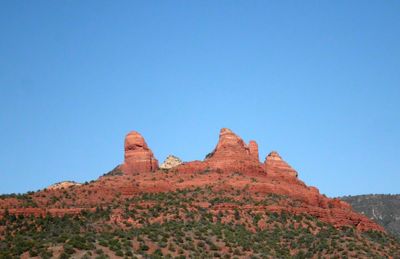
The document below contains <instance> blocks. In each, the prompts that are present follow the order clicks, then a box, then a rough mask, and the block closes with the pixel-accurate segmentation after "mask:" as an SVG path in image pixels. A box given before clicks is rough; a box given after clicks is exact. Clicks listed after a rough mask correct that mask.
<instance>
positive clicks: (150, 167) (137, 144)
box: [121, 131, 158, 174]
mask: <svg viewBox="0 0 400 259" xmlns="http://www.w3.org/2000/svg"><path fill="white" fill-rule="evenodd" d="M157 169H158V161H157V159H156V158H155V157H154V155H153V152H152V151H151V150H150V148H149V147H148V146H147V143H146V141H145V140H144V138H143V137H142V135H140V134H139V133H138V132H136V131H131V132H129V133H128V135H126V138H125V161H124V164H122V166H121V170H122V171H123V172H124V173H126V174H131V173H140V172H151V171H155V170H157Z"/></svg>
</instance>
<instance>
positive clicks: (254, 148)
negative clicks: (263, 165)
mask: <svg viewBox="0 0 400 259" xmlns="http://www.w3.org/2000/svg"><path fill="white" fill-rule="evenodd" d="M249 151H250V155H251V157H252V158H253V159H254V161H259V160H260V158H259V156H258V145H257V142H255V141H254V140H250V142H249Z"/></svg>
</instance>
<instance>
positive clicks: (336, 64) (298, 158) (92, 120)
mask: <svg viewBox="0 0 400 259" xmlns="http://www.w3.org/2000/svg"><path fill="white" fill-rule="evenodd" d="M399 13H400V2H399V1H378V0H377V1H319V0H318V1H141V2H135V1H1V2H0V193H11V192H26V191H28V190H38V189H41V188H44V187H46V186H47V185H49V184H52V183H54V182H58V181H62V180H75V181H80V182H82V181H87V180H92V179H96V178H97V177H98V176H99V175H101V174H103V173H105V172H107V171H109V170H110V169H112V168H113V167H114V166H116V165H117V164H119V163H121V162H122V161H123V141H124V136H125V134H126V133H127V132H128V131H130V130H137V131H139V132H141V133H142V134H143V135H144V137H145V138H146V140H147V143H148V144H149V146H150V147H151V148H152V150H153V152H154V153H155V155H156V157H157V158H158V159H159V160H161V161H162V160H164V158H165V157H166V156H167V155H168V154H174V155H177V156H179V157H180V158H182V159H183V160H185V161H189V160H195V159H203V157H204V156H205V155H206V154H207V153H208V152H210V151H211V150H212V149H213V148H214V146H215V144H216V143H217V140H218V132H219V129H220V128H222V127H228V128H231V129H232V130H233V131H235V132H236V133H237V134H239V135H240V136H242V137H243V138H244V139H245V140H246V141H248V140H251V139H255V140H257V142H258V144H259V147H260V159H261V160H262V161H263V160H264V158H265V155H266V154H267V153H268V152H270V151H271V150H277V151H278V152H279V153H280V154H281V155H282V157H284V158H285V159H286V160H287V161H288V162H289V163H290V164H291V165H292V166H293V167H294V168H296V169H297V170H298V171H299V175H300V178H301V179H303V180H304V181H305V182H306V183H307V184H309V185H314V186H317V187H318V188H319V189H320V191H321V192H322V193H325V194H327V195H328V196H337V195H345V194H363V193H400V185H399V173H400V15H399Z"/></svg>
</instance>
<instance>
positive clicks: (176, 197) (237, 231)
mask: <svg viewBox="0 0 400 259" xmlns="http://www.w3.org/2000/svg"><path fill="white" fill-rule="evenodd" d="M238 195H240V199H237V196H238ZM255 198H257V199H256V200H257V201H255V200H253V199H252V198H251V197H249V196H248V195H247V193H246V191H245V190H242V191H239V192H238V191H235V192H234V193H233V194H229V193H227V192H224V191H213V190H212V189H211V188H203V189H200V188H197V189H194V190H186V189H185V190H177V191H176V192H165V193H145V194H142V195H140V196H137V197H134V198H130V199H126V200H124V202H122V203H118V204H116V205H117V207H116V208H111V207H104V208H102V207H98V208H96V209H95V210H91V211H82V212H81V213H80V214H79V215H74V216H68V215H65V216H63V217H53V216H50V215H47V216H45V217H36V218H35V217H33V216H30V217H24V216H16V215H11V214H10V213H6V215H5V216H4V217H3V218H2V219H0V237H1V238H0V258H16V257H19V256H21V255H22V254H24V253H26V254H28V255H29V256H39V257H41V258H51V257H53V256H55V255H56V253H57V251H61V252H58V253H59V255H58V254H57V257H60V258H76V257H77V254H80V256H79V258H93V257H94V258H108V257H115V256H117V257H126V258H134V257H140V256H145V257H146V258H164V257H169V258H185V257H195V258H210V257H222V258H235V257H246V258H310V257H313V256H315V257H316V258H318V257H322V258H326V257H329V258H346V257H347V258H354V257H357V258H370V257H382V256H392V257H394V258H400V252H399V250H400V249H399V248H400V245H399V243H398V242H397V241H396V240H395V239H394V238H392V237H390V236H388V235H386V234H383V233H380V232H374V231H369V232H364V233H360V232H357V231H356V230H355V229H354V228H343V229H337V228H334V227H333V226H331V225H329V224H326V223H324V222H321V221H319V220H318V219H316V218H314V217H311V216H310V215H294V214H289V213H285V212H282V213H276V212H269V211H257V212H255V211H252V210H248V209H244V208H243V205H254V206H258V205H263V204H274V203H277V202H279V201H281V200H285V201H287V202H289V201H288V200H287V197H284V196H278V195H267V196H265V197H255ZM205 201H207V202H209V204H210V205H209V206H225V205H226V204H228V205H229V206H233V207H234V209H233V210H232V209H229V208H231V207H227V208H228V209H220V210H218V209H215V208H217V207H213V208H214V210H211V209H209V207H207V206H205V205H201V204H200V203H201V202H203V203H204V202H205Z"/></svg>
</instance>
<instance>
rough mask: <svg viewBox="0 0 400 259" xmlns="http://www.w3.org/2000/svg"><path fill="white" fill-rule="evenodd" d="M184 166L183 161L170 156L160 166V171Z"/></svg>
mask: <svg viewBox="0 0 400 259" xmlns="http://www.w3.org/2000/svg"><path fill="white" fill-rule="evenodd" d="M180 164H182V160H180V159H179V158H178V157H176V156H173V155H169V156H168V157H167V158H166V159H165V161H164V162H163V163H162V164H161V165H160V169H171V168H174V167H176V166H178V165H180Z"/></svg>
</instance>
